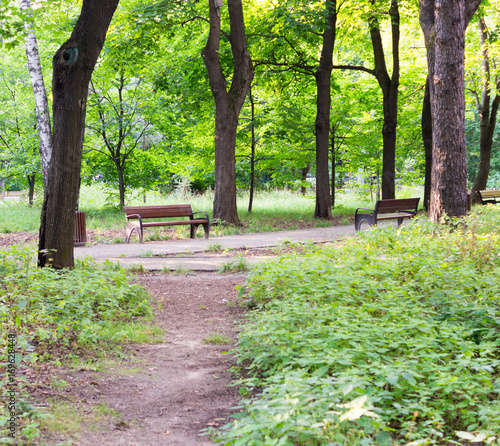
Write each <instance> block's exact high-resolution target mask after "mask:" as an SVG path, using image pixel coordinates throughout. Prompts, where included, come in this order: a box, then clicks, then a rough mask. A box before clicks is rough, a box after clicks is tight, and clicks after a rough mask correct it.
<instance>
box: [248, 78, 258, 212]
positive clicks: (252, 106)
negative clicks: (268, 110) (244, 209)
mask: <svg viewBox="0 0 500 446" xmlns="http://www.w3.org/2000/svg"><path fill="white" fill-rule="evenodd" d="M248 98H249V99H250V110H251V117H252V122H251V124H250V125H251V128H252V143H251V144H252V146H251V153H250V198H249V200H248V213H251V212H252V207H253V194H254V189H255V145H256V142H255V103H254V100H253V95H252V87H250V88H249V90H248Z"/></svg>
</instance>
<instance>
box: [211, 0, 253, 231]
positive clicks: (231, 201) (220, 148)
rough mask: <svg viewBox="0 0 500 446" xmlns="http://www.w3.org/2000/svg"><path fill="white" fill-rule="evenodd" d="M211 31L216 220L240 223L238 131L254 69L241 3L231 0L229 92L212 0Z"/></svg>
mask: <svg viewBox="0 0 500 446" xmlns="http://www.w3.org/2000/svg"><path fill="white" fill-rule="evenodd" d="M208 3H209V14H210V32H209V36H208V40H207V44H206V46H205V48H204V49H203V51H202V56H203V60H204V61H205V66H206V67H207V71H208V77H209V81H210V89H211V91H212V95H213V97H214V100H215V141H214V144H215V195H214V207H213V218H214V219H218V220H220V221H223V222H226V223H229V224H239V223H240V221H239V218H238V210H237V206H236V156H235V150H236V131H237V128H238V117H239V114H240V111H241V107H242V106H243V103H244V102H245V97H246V94H247V92H248V89H249V88H250V85H251V82H252V79H253V75H254V69H253V65H252V61H251V59H250V53H249V52H248V48H247V41H246V35H245V24H244V19H243V6H242V3H241V0H228V12H229V22H230V27H231V31H230V34H229V42H230V44H231V51H232V55H233V61H234V72H233V76H232V82H231V86H230V88H229V90H227V82H226V77H225V75H224V73H223V72H222V68H221V65H220V60H219V47H220V35H221V20H220V7H221V6H222V1H221V0H209V2H208Z"/></svg>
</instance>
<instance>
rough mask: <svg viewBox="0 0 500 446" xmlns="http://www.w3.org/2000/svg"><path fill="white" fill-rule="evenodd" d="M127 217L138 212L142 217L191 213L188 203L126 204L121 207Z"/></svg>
mask: <svg viewBox="0 0 500 446" xmlns="http://www.w3.org/2000/svg"><path fill="white" fill-rule="evenodd" d="M123 210H124V211H125V215H126V216H127V218H136V217H129V215H132V214H139V215H140V216H141V217H142V218H169V217H189V216H192V215H193V210H192V209H191V205H190V204H174V205H165V206H126V207H124V208H123Z"/></svg>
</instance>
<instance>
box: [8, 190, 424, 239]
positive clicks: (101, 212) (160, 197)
mask: <svg viewBox="0 0 500 446" xmlns="http://www.w3.org/2000/svg"><path fill="white" fill-rule="evenodd" d="M421 194H422V191H421V190H418V189H408V188H405V189H401V190H400V191H398V197H399V198H403V197H406V196H421ZM39 198H40V197H39ZM248 202H249V194H248V193H247V192H240V193H239V194H238V214H239V217H240V219H241V221H242V223H243V227H241V228H227V227H226V228H218V229H216V231H218V232H217V235H227V234H231V233H241V232H262V231H275V230H279V229H297V228H299V227H305V226H307V227H317V226H329V225H331V222H328V221H322V220H315V219H314V218H313V214H314V208H315V196H314V194H313V193H309V194H308V195H305V196H303V195H301V194H300V193H298V192H294V191H290V190H269V191H258V192H257V193H256V195H255V197H254V200H253V210H252V212H251V213H249V212H248ZM36 203H37V204H35V205H34V206H33V207H32V208H29V207H28V206H27V205H26V204H25V203H22V202H19V201H12V200H9V201H4V202H2V201H0V233H8V232H36V231H38V228H39V225H40V211H41V200H40V199H38V200H37V201H36ZM186 203H189V204H191V206H192V208H193V210H194V211H195V212H197V211H206V212H208V213H209V215H211V214H212V206H213V191H208V192H206V193H204V194H192V193H189V191H188V190H186V189H185V188H182V189H179V190H176V191H174V192H173V193H170V194H168V195H164V194H160V193H159V192H148V193H146V194H145V195H144V194H143V193H140V192H138V191H132V192H131V193H130V194H129V196H128V201H127V204H128V205H144V204H145V205H161V204H186ZM372 204H373V203H372V202H371V200H370V196H369V195H368V196H367V195H366V194H361V193H359V192H357V191H355V190H349V191H337V193H336V197H335V208H334V209H333V211H332V214H333V216H334V218H336V223H335V224H347V223H349V222H350V220H349V216H352V215H353V214H354V212H355V210H356V209H357V208H358V207H367V206H368V207H370V206H371V205H372ZM79 210H81V211H84V212H85V216H86V225H87V229H90V230H107V229H120V230H121V229H123V228H124V227H125V219H124V217H123V213H122V212H121V211H120V210H119V209H118V207H117V206H116V203H114V202H112V201H110V198H109V194H108V192H107V191H106V189H105V188H104V187H102V186H100V185H92V186H82V188H81V191H80V202H79ZM181 229H183V228H181ZM184 229H185V228H184ZM185 232H186V231H183V232H182V233H183V234H184V233H185Z"/></svg>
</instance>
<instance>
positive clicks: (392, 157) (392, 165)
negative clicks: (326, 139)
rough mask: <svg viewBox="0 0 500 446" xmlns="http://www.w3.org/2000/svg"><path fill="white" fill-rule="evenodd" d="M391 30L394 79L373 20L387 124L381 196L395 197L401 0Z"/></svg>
mask: <svg viewBox="0 0 500 446" xmlns="http://www.w3.org/2000/svg"><path fill="white" fill-rule="evenodd" d="M389 15H390V16H391V30H392V78H391V77H390V76H389V73H388V72H387V66H386V63H385V55H384V47H383V44H382V36H381V34H380V26H379V23H378V20H377V19H376V18H375V17H373V18H372V19H371V20H370V36H371V40H372V47H373V56H374V61H375V69H374V72H375V77H376V78H377V81H378V83H379V85H380V88H381V89H382V95H383V112H384V125H383V127H382V139H383V151H382V198H383V199H392V198H395V196H396V185H395V177H396V129H397V125H398V92H399V72H400V64H399V34H400V32H399V6H398V0H392V1H391V9H390V11H389Z"/></svg>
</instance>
